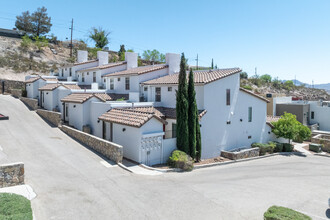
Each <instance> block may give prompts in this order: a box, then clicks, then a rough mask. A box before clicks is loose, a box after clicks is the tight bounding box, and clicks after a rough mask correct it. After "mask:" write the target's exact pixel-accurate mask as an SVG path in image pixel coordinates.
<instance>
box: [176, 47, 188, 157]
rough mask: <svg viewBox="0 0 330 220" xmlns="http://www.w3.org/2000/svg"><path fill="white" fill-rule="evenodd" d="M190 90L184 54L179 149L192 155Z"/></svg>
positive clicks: (179, 94) (178, 104)
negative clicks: (189, 121)
mask: <svg viewBox="0 0 330 220" xmlns="http://www.w3.org/2000/svg"><path fill="white" fill-rule="evenodd" d="M187 96H188V90H187V74H186V59H185V57H184V53H182V55H181V62H180V73H179V85H178V90H177V92H176V120H177V130H176V133H177V139H176V143H177V148H178V149H179V150H181V151H183V152H185V153H187V154H189V155H190V152H189V133H188V100H187Z"/></svg>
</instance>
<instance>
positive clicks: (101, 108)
mask: <svg viewBox="0 0 330 220" xmlns="http://www.w3.org/2000/svg"><path fill="white" fill-rule="evenodd" d="M90 109H91V110H90V115H89V125H90V127H91V130H92V134H93V135H95V136H97V137H99V138H102V134H103V130H102V126H103V122H102V121H101V120H99V119H98V117H100V116H101V115H102V114H104V113H106V112H107V111H109V110H110V109H111V104H110V103H105V102H92V103H91V105H90ZM106 134H107V140H109V138H110V126H109V123H107V129H106Z"/></svg>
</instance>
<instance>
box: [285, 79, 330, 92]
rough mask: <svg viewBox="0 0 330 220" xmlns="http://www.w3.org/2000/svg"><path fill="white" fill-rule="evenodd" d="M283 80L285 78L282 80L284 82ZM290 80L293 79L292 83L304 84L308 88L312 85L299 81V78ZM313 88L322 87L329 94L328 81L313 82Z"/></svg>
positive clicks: (329, 86) (329, 84)
mask: <svg viewBox="0 0 330 220" xmlns="http://www.w3.org/2000/svg"><path fill="white" fill-rule="evenodd" d="M285 81H287V80H283V82H285ZM292 81H293V83H294V84H295V85H296V86H301V85H305V86H306V87H308V88H311V87H312V85H311V84H308V83H303V82H301V81H299V80H295V79H293V80H292ZM314 88H315V89H324V90H326V91H327V92H328V93H329V94H330V83H325V84H314Z"/></svg>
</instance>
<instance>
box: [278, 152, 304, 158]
mask: <svg viewBox="0 0 330 220" xmlns="http://www.w3.org/2000/svg"><path fill="white" fill-rule="evenodd" d="M280 155H281V156H285V157H292V156H298V157H307V155H306V154H303V153H301V152H281V153H280Z"/></svg>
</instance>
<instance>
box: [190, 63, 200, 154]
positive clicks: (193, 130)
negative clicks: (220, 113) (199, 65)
mask: <svg viewBox="0 0 330 220" xmlns="http://www.w3.org/2000/svg"><path fill="white" fill-rule="evenodd" d="M196 117H197V118H198V113H197V104H196V92H195V86H194V73H193V71H192V69H190V73H189V81H188V128H189V150H190V156H191V157H192V158H195V157H196V121H198V120H196Z"/></svg>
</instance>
